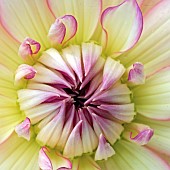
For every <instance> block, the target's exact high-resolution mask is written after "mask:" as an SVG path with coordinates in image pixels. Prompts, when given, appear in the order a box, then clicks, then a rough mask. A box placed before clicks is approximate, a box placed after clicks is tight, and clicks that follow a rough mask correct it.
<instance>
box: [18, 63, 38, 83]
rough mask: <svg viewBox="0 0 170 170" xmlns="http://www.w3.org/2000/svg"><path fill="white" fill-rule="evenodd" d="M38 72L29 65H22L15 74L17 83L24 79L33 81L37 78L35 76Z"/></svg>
mask: <svg viewBox="0 0 170 170" xmlns="http://www.w3.org/2000/svg"><path fill="white" fill-rule="evenodd" d="M36 73H37V71H36V70H35V68H34V67H32V66H30V65H27V64H21V65H20V66H19V67H18V69H17V70H16V74H15V81H19V80H21V79H22V78H24V79H28V80H29V79H32V78H34V77H35V74H36Z"/></svg>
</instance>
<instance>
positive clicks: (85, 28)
mask: <svg viewBox="0 0 170 170" xmlns="http://www.w3.org/2000/svg"><path fill="white" fill-rule="evenodd" d="M48 4H49V8H50V9H51V11H52V12H53V13H54V15H55V17H56V18H57V17H59V16H64V15H65V14H70V15H73V16H74V17H75V18H76V20H77V23H78V29H77V33H76V35H75V38H73V40H72V41H74V42H76V44H80V43H81V42H87V41H89V40H90V38H91V36H92V35H93V33H94V31H95V29H96V27H97V24H98V21H99V18H100V14H101V7H102V0H95V1H94V0H81V1H80V0H74V1H70V0H62V1H61V0H48ZM92 15H93V16H92Z"/></svg>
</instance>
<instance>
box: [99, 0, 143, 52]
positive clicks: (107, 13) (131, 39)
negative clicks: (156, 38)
mask: <svg viewBox="0 0 170 170" xmlns="http://www.w3.org/2000/svg"><path fill="white" fill-rule="evenodd" d="M128 7H129V8H131V9H132V12H134V13H135V15H134V20H133V21H131V18H132V17H133V15H132V14H131V13H130V12H129V11H128V10H127V11H126V10H125V8H126V9H128ZM117 11H119V12H120V11H121V12H124V15H130V16H129V19H128V20H129V21H128V23H129V24H130V22H133V24H132V28H131V29H130V31H129V32H127V31H128V30H129V29H125V32H124V33H125V34H128V37H126V36H124V37H126V39H124V40H122V41H124V44H123V45H122V46H121V47H119V49H113V51H112V52H111V54H113V53H114V54H118V55H120V54H121V53H123V52H125V51H127V50H129V49H131V48H132V47H133V46H134V45H135V44H136V43H137V41H138V40H139V38H140V36H141V33H142V30H143V16H142V12H141V10H140V8H139V6H138V3H137V2H136V0H125V1H124V2H122V3H121V4H119V5H118V6H113V7H108V8H106V9H105V10H104V11H103V13H102V15H101V25H102V29H103V31H104V33H105V39H106V43H105V47H106V49H107V48H110V47H111V46H114V45H115V44H114V43H116V39H115V37H112V31H114V29H115V28H114V27H113V29H109V27H110V25H111V24H113V26H114V25H116V26H117V24H119V25H120V28H117V30H115V31H117V32H119V31H120V30H121V27H122V24H123V22H124V21H123V22H122V23H121V24H120V23H119V22H120V20H119V19H117V20H116V21H115V20H112V17H115V15H116V12H117ZM131 15H132V16H131ZM119 16H120V15H119ZM119 16H118V17H119ZM126 22H127V21H126ZM118 36H121V35H118ZM117 39H120V38H119V37H118V38H117ZM112 40H114V42H113V41H112Z"/></svg>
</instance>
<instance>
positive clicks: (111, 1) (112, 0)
mask: <svg viewBox="0 0 170 170" xmlns="http://www.w3.org/2000/svg"><path fill="white" fill-rule="evenodd" d="M123 1H124V0H107V1H106V0H103V9H106V8H108V7H111V6H116V5H119V4H121V3H122V2H123ZM143 1H144V0H137V3H138V5H139V6H141V4H142V3H143ZM146 1H147V0H146ZM153 1H154V0H153Z"/></svg>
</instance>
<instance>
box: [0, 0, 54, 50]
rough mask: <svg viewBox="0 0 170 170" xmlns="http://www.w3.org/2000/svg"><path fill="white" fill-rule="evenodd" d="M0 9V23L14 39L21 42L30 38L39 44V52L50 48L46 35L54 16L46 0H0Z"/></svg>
mask: <svg viewBox="0 0 170 170" xmlns="http://www.w3.org/2000/svg"><path fill="white" fill-rule="evenodd" d="M18 3H19V5H18ZM0 9H1V13H0V18H1V23H2V25H3V26H4V27H5V29H6V30H7V31H8V32H9V33H10V35H12V36H13V37H14V38H15V39H17V40H18V41H20V42H22V41H23V39H24V38H25V37H31V38H32V39H34V40H36V41H38V42H40V44H41V46H42V48H41V50H44V49H47V48H49V47H50V43H49V41H48V38H47V34H48V30H49V27H50V25H51V24H52V23H53V22H54V16H53V15H52V14H51V12H50V9H49V8H48V5H47V1H46V0H45V1H42V0H33V1H18V0H12V1H11V0H1V1H0Z"/></svg>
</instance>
